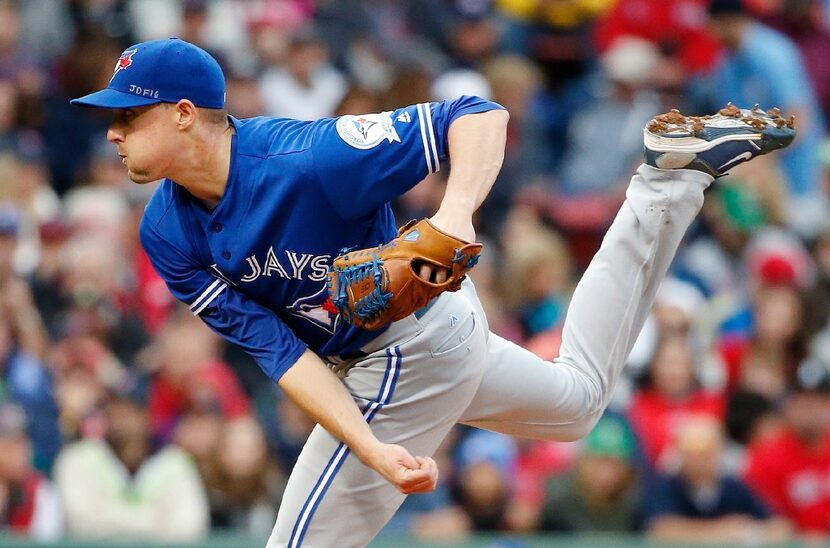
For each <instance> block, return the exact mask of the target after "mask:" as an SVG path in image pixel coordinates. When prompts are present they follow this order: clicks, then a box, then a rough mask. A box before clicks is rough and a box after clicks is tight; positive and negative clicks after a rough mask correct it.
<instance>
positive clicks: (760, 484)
mask: <svg viewBox="0 0 830 548" xmlns="http://www.w3.org/2000/svg"><path fill="white" fill-rule="evenodd" d="M745 479H746V482H747V483H748V484H749V485H750V487H752V488H753V489H754V490H755V492H756V493H758V494H759V495H760V496H761V497H762V498H763V499H764V500H765V502H766V503H767V504H769V505H770V506H771V507H772V508H773V510H775V511H776V512H778V513H780V514H781V515H783V516H785V517H787V518H789V519H790V520H792V521H793V523H795V524H796V525H797V526H798V528H799V529H800V530H802V531H823V532H827V531H830V433H829V434H828V435H827V437H826V439H825V440H824V443H823V444H822V446H821V447H820V448H818V449H815V448H810V447H807V446H806V445H805V444H804V442H802V441H801V440H800V439H799V438H797V437H796V436H795V434H794V433H792V432H791V431H789V430H785V431H783V432H781V434H779V435H777V436H775V437H773V438H770V439H767V440H764V441H762V442H760V443H758V444H756V445H755V446H753V447H752V448H751V449H750V451H749V455H748V459H747V469H746V476H745Z"/></svg>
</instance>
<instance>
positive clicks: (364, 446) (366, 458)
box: [351, 434, 384, 469]
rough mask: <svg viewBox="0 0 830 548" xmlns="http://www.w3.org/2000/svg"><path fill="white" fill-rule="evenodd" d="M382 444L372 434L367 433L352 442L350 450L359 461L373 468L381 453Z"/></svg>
mask: <svg viewBox="0 0 830 548" xmlns="http://www.w3.org/2000/svg"><path fill="white" fill-rule="evenodd" d="M383 445H384V444H383V443H381V442H380V441H379V440H378V439H377V438H376V437H375V436H374V435H373V434H369V435H368V436H366V437H364V438H362V439H360V440H357V441H356V442H355V443H353V444H352V446H351V450H352V452H353V453H354V455H355V456H356V457H357V458H358V460H360V462H362V463H363V464H365V465H366V466H368V467H369V468H372V469H375V468H376V463H377V462H379V460H380V459H381V455H382V454H383Z"/></svg>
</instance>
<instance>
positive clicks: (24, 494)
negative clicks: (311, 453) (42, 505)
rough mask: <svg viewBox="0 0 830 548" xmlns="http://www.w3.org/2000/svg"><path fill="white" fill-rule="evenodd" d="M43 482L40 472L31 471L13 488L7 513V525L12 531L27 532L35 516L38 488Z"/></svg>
mask: <svg viewBox="0 0 830 548" xmlns="http://www.w3.org/2000/svg"><path fill="white" fill-rule="evenodd" d="M43 482H44V479H43V477H42V476H41V475H40V474H37V473H36V472H32V473H31V474H29V475H28V476H27V477H26V479H24V480H23V481H22V482H21V483H20V484H19V485H17V486H16V488H15V489H14V496H11V497H10V506H9V508H8V513H7V520H8V525H9V528H10V529H11V530H12V531H14V532H16V533H21V534H26V533H28V532H29V529H30V527H31V526H32V520H33V519H34V517H35V503H36V501H37V495H38V490H39V489H40V486H41V485H42V484H43Z"/></svg>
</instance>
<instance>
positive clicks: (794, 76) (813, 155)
mask: <svg viewBox="0 0 830 548" xmlns="http://www.w3.org/2000/svg"><path fill="white" fill-rule="evenodd" d="M709 13H710V16H711V20H710V27H711V29H712V31H713V33H714V34H715V35H716V36H717V37H718V39H719V40H720V41H721V43H722V44H723V46H724V53H723V55H722V57H721V59H720V60H719V62H718V64H717V65H716V67H715V68H714V70H713V72H712V73H711V79H710V80H709V82H708V84H709V86H708V89H707V90H706V92H705V93H706V95H707V96H708V98H709V101H710V104H714V105H722V104H724V103H727V102H729V101H731V102H732V103H734V104H735V105H738V106H741V107H742V108H751V106H752V105H753V104H756V103H758V104H760V105H762V106H764V107H765V108H772V107H779V108H781V109H783V110H785V111H786V112H788V113H790V114H793V115H794V116H796V117H797V118H798V119H799V120H800V121H801V123H800V124H799V128H798V131H799V138H798V142H797V143H796V145H795V146H794V147H793V148H792V149H791V150H789V151H787V152H785V153H784V154H782V155H781V156H780V160H781V165H782V168H783V170H784V173H785V175H786V178H787V182H788V185H789V189H790V191H791V195H790V200H789V206H788V222H789V223H790V224H791V225H792V226H793V227H795V228H796V229H798V230H800V231H801V232H802V233H804V234H808V235H809V234H812V233H814V232H815V231H816V230H817V228H819V226H818V223H820V222H822V221H823V218H824V216H825V215H826V211H827V207H828V205H827V198H826V196H825V195H824V194H823V193H822V192H821V187H820V185H821V164H820V159H819V147H820V145H821V137H822V134H823V132H824V128H823V123H824V122H823V120H822V117H821V111H820V110H819V108H818V103H817V101H816V97H815V92H814V90H813V86H812V85H811V83H810V79H809V77H808V76H807V72H806V70H805V68H804V63H803V61H802V58H801V54H800V53H799V51H798V48H796V46H795V45H794V44H793V43H792V41H791V40H789V39H788V38H787V37H786V36H784V35H783V34H780V33H778V32H777V31H774V30H772V29H770V28H769V27H767V26H765V25H763V24H762V23H759V22H758V21H756V20H755V19H753V18H752V17H751V16H750V15H749V14H748V13H747V12H746V11H745V8H744V7H743V6H742V3H741V0H714V1H713V2H712V3H711V5H710V7H709Z"/></svg>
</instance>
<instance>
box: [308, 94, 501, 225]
mask: <svg viewBox="0 0 830 548" xmlns="http://www.w3.org/2000/svg"><path fill="white" fill-rule="evenodd" d="M507 118H508V116H507V112H506V111H505V110H504V109H503V107H501V105H498V104H496V103H493V102H491V101H486V100H484V99H481V98H478V97H471V96H462V97H459V98H458V99H456V100H453V101H442V102H436V103H419V104H417V105H412V106H408V107H405V108H400V109H397V110H395V111H390V112H384V113H377V114H369V115H364V116H342V117H340V118H335V119H327V120H321V121H319V122H315V123H313V124H311V125H310V126H309V130H310V132H311V139H312V144H311V158H312V165H313V168H312V177H313V178H314V179H316V181H317V183H318V184H319V185H320V188H321V191H322V193H323V195H324V196H326V197H327V198H328V201H329V203H330V204H331V206H332V207H333V209H334V210H335V211H336V212H337V214H338V215H339V216H340V217H341V218H342V219H345V220H354V219H359V218H361V217H363V216H365V215H367V214H368V215H373V214H374V213H375V212H376V211H377V209H378V208H379V207H381V206H383V205H384V204H386V203H387V202H390V201H392V200H394V199H395V198H397V197H398V196H401V195H402V194H404V193H406V192H407V191H408V190H409V189H411V188H412V187H413V186H415V185H416V184H417V183H418V182H420V181H421V180H423V179H424V178H425V177H426V176H427V175H429V174H430V173H435V172H436V171H439V170H440V169H441V167H442V166H441V161H442V160H445V159H447V157H450V156H451V157H452V158H451V159H452V164H453V166H452V174H451V181H452V187H453V189H452V191H451V192H450V195H449V197H448V200H447V207H452V206H453V205H455V204H453V203H451V202H455V201H458V202H459V203H458V205H459V207H460V206H461V198H462V197H463V196H461V195H462V194H465V193H472V195H471V196H470V198H471V199H472V203H473V204H475V206H474V207H472V208H471V207H464V209H465V210H466V209H473V210H474V208H475V207H477V205H478V204H480V203H481V201H482V200H483V199H484V196H486V194H487V192H488V191H489V189H490V187H491V186H492V184H493V181H494V180H495V176H496V174H497V173H498V170H499V167H500V166H501V159H502V158H503V156H504V142H505V133H506V131H505V129H506V127H507ZM456 164H458V165H456ZM456 171H457V172H458V173H457V174H456ZM473 185H475V188H473ZM470 215H472V213H470ZM447 222H450V220H449V219H447ZM459 236H460V234H459Z"/></svg>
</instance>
